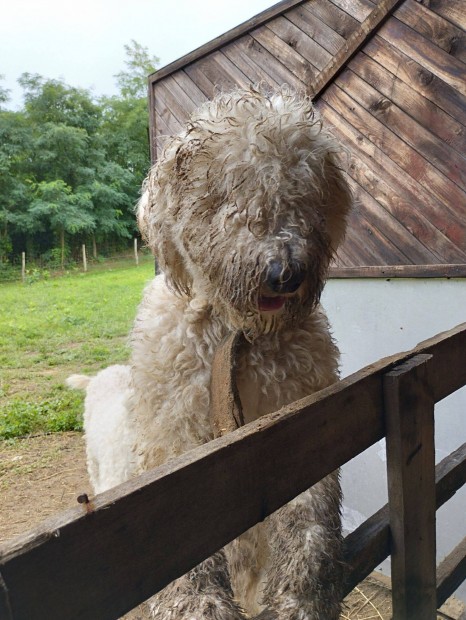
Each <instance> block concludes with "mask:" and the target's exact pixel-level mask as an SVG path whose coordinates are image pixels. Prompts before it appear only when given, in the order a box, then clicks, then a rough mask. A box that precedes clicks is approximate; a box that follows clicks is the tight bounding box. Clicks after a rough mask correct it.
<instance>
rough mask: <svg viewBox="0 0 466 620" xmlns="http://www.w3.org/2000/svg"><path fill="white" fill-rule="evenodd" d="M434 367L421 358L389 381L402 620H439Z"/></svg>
mask: <svg viewBox="0 0 466 620" xmlns="http://www.w3.org/2000/svg"><path fill="white" fill-rule="evenodd" d="M431 362H432V356H429V355H417V356H415V357H414V358H411V359H410V360H408V361H407V362H405V364H402V365H400V366H398V367H397V368H396V369H394V370H392V371H391V372H389V373H387V374H386V375H385V377H384V381H383V385H384V402H385V423H386V431H387V478H388V497H389V513H390V533H391V569H392V602H393V615H394V617H395V618H396V619H397V620H435V619H436V617H437V614H436V609H437V605H436V602H437V597H436V571H435V558H436V538H435V503H436V499H435V444H434V398H433V395H432V393H431V389H430V386H431V379H430V373H431V372H432V366H431ZM421 506H422V510H421V509H420V508H421Z"/></svg>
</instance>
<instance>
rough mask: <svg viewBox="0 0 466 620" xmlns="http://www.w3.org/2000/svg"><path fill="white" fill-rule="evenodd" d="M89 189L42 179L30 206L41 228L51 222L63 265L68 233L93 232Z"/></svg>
mask: <svg viewBox="0 0 466 620" xmlns="http://www.w3.org/2000/svg"><path fill="white" fill-rule="evenodd" d="M92 206H93V205H92V200H91V194H90V193H89V192H86V191H83V190H78V191H76V192H73V190H72V188H71V187H70V186H69V185H66V183H65V182H64V181H63V180H62V179H57V180H55V181H42V182H40V183H39V184H38V185H37V188H36V195H35V198H34V200H33V201H32V203H31V205H30V207H29V214H30V215H31V220H30V221H31V223H33V222H36V223H37V224H38V225H39V227H40V226H45V225H47V224H48V225H49V226H50V227H51V228H52V230H54V231H55V232H56V234H57V237H58V238H59V241H60V251H61V261H60V262H61V267H62V269H63V267H64V263H65V233H66V232H67V233H70V234H72V235H74V234H76V233H79V232H83V231H87V232H89V231H91V230H93V229H94V227H95V218H94V216H93V214H92Z"/></svg>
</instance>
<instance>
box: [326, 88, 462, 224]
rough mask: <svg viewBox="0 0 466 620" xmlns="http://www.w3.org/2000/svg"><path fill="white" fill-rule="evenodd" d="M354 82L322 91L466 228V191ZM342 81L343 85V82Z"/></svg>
mask: <svg viewBox="0 0 466 620" xmlns="http://www.w3.org/2000/svg"><path fill="white" fill-rule="evenodd" d="M351 83H352V84H353V85H354V84H355V82H351V81H349V80H345V84H344V89H343V90H342V89H340V88H339V87H338V86H336V85H332V86H331V88H329V89H328V90H327V91H326V92H325V93H324V94H323V95H322V99H323V100H324V101H325V102H326V103H329V105H331V107H333V108H334V109H336V110H337V111H339V112H340V113H341V115H342V116H343V118H344V119H345V120H346V121H347V122H349V123H350V124H351V125H352V126H353V127H355V128H356V129H358V130H359V131H360V132H361V133H362V134H363V135H364V136H365V137H366V138H367V139H368V140H369V142H371V143H373V144H375V145H376V146H377V148H379V149H380V150H381V151H382V152H383V153H385V154H386V155H387V156H388V157H389V158H390V159H391V160H392V161H393V162H394V163H395V164H397V165H398V166H399V167H400V168H401V169H402V170H404V171H405V172H406V173H407V174H408V175H409V176H411V177H412V178H413V179H414V180H415V181H417V182H418V183H419V184H420V185H421V186H422V187H423V188H424V190H425V191H426V192H429V193H431V194H432V195H433V196H434V197H435V198H436V199H437V200H438V201H439V202H440V203H441V204H443V205H444V206H445V208H448V207H449V206H451V208H452V209H453V210H454V212H455V213H456V217H457V218H460V219H459V221H460V222H462V224H460V227H461V229H464V219H461V218H462V216H461V215H460V214H461V213H462V210H463V209H464V208H465V193H464V192H463V191H462V190H461V189H460V188H459V187H458V186H457V185H456V184H454V183H451V182H449V181H448V180H447V179H446V178H445V176H444V175H443V174H441V173H440V172H439V171H438V170H437V169H436V168H435V166H433V165H432V163H431V162H430V161H428V160H427V159H425V158H424V157H421V156H420V155H419V153H418V152H417V151H416V150H415V149H414V148H413V147H411V146H409V145H408V144H407V143H406V142H404V141H403V140H401V139H400V138H399V136H397V135H396V134H395V133H394V132H393V131H392V130H391V128H390V127H389V126H387V124H384V123H382V121H381V120H380V119H379V118H378V117H377V116H376V115H375V114H373V113H372V114H371V113H369V112H368V111H367V109H366V108H365V97H364V93H360V92H359V91H358V89H357V88H349V86H350V85H351ZM340 84H342V85H343V82H340ZM342 106H344V108H345V109H344V110H342ZM457 210H459V213H457Z"/></svg>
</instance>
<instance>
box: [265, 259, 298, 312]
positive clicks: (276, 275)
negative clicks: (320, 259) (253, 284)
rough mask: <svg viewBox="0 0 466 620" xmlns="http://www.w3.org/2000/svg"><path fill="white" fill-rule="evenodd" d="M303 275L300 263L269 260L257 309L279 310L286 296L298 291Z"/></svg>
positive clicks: (266, 310)
mask: <svg viewBox="0 0 466 620" xmlns="http://www.w3.org/2000/svg"><path fill="white" fill-rule="evenodd" d="M305 277H306V270H305V268H304V266H303V265H302V264H300V263H287V264H283V263H281V262H280V261H271V262H270V263H269V266H268V269H267V272H266V274H265V279H264V284H263V286H262V290H261V295H260V296H259V310H261V311H262V312H273V311H277V310H281V309H282V308H283V306H284V305H285V302H286V300H287V298H289V297H292V296H293V294H294V293H296V292H297V291H298V289H299V287H300V286H301V284H302V283H303V282H304V279H305Z"/></svg>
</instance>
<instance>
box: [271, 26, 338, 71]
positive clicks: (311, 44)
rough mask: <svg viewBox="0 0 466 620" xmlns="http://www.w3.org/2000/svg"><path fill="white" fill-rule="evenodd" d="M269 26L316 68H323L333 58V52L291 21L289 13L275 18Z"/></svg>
mask: <svg viewBox="0 0 466 620" xmlns="http://www.w3.org/2000/svg"><path fill="white" fill-rule="evenodd" d="M267 28H269V29H270V30H271V31H272V32H273V33H275V34H276V35H277V36H278V37H280V39H282V41H284V42H285V43H286V44H287V45H288V46H289V47H291V48H292V49H294V50H295V51H296V52H298V54H300V55H301V56H302V57H303V58H305V59H306V60H307V61H308V62H309V63H310V64H311V65H312V67H314V68H317V69H319V70H322V69H323V68H324V67H325V66H326V65H327V64H328V63H329V62H330V60H331V59H332V54H330V53H329V52H328V51H327V50H326V49H324V48H323V47H322V46H321V45H319V43H317V42H316V41H314V40H313V39H312V38H311V37H310V36H309V35H308V34H307V33H305V32H303V31H302V30H301V29H300V28H298V27H297V26H296V25H295V24H294V23H293V22H291V21H290V20H289V19H288V15H286V17H277V18H276V19H273V20H272V21H270V22H269V23H268V24H267Z"/></svg>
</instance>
